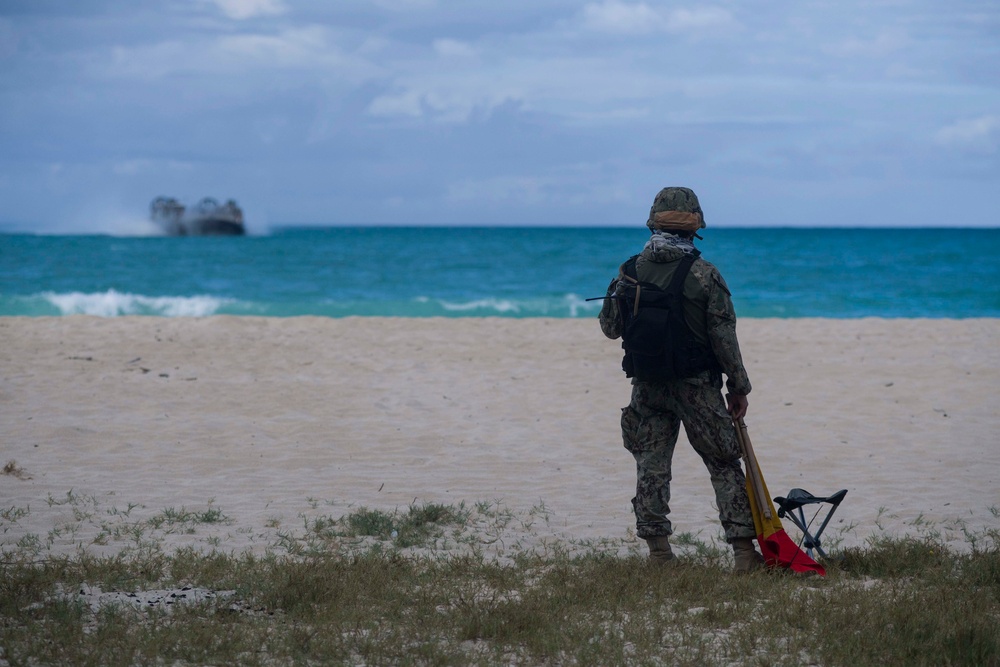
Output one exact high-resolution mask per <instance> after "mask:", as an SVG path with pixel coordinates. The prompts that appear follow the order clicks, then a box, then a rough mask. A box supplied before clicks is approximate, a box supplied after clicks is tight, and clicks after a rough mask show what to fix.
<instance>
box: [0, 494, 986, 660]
mask: <svg viewBox="0 0 1000 667" xmlns="http://www.w3.org/2000/svg"><path fill="white" fill-rule="evenodd" d="M60 502H62V500H60ZM66 502H73V503H75V504H77V505H79V506H81V507H88V506H89V501H88V500H87V499H85V498H79V497H77V498H73V497H72V496H71V497H70V499H69V500H67V501H66ZM168 509H169V508H168ZM25 512H27V510H25ZM128 513H131V508H128V510H127V511H125V510H123V511H122V512H121V513H120V515H119V516H121V515H125V514H128ZM83 514H84V515H86V513H85V512H84V513H83ZM21 516H22V513H21V512H16V511H13V510H11V511H8V512H7V513H6V517H7V520H8V521H14V520H17V519H18V518H20V517H21ZM545 518H546V511H545V508H544V507H535V508H532V509H531V510H529V511H527V512H516V511H513V510H510V509H508V508H506V507H505V506H504V505H503V504H502V503H499V502H483V503H476V504H475V505H473V506H465V505H435V504H427V505H413V506H411V507H408V508H405V509H403V510H397V511H392V512H387V511H383V510H373V509H368V508H356V509H355V510H354V511H352V512H350V513H348V514H345V515H343V516H339V517H332V516H324V515H318V516H317V515H315V514H314V515H312V516H310V517H309V518H304V519H303V524H302V530H301V531H299V532H296V533H293V532H292V531H288V532H285V533H282V537H281V538H280V539H279V540H277V541H276V543H275V544H274V545H273V548H271V549H268V550H267V552H266V553H263V554H256V555H255V554H251V553H249V552H243V553H231V552H226V551H224V550H222V549H221V548H206V547H205V546H202V547H199V548H193V547H183V548H179V549H174V550H169V549H167V548H165V547H164V543H163V542H160V541H157V540H156V539H154V538H153V535H152V533H153V531H154V530H159V531H163V530H174V529H177V528H178V527H180V528H183V529H184V530H191V529H192V528H194V529H196V528H197V527H198V526H199V525H216V524H218V523H220V522H225V521H226V515H225V513H224V512H222V510H221V509H220V508H217V507H214V506H213V505H212V504H211V503H209V507H208V508H207V509H205V510H176V509H169V511H167V510H164V511H163V512H158V513H155V514H153V515H151V517H150V518H147V519H144V520H142V521H141V522H140V521H136V522H135V524H136V525H137V526H139V527H138V528H136V529H135V530H133V531H132V532H129V531H127V530H122V531H120V532H119V534H118V535H113V534H112V533H110V532H109V533H107V534H106V535H105V538H104V539H106V540H123V541H128V540H133V541H132V542H131V543H129V544H130V546H129V548H123V549H121V550H119V551H118V552H117V553H115V554H114V555H102V556H95V555H91V554H90V553H88V551H87V550H86V549H81V550H80V551H79V552H78V553H76V554H74V555H72V556H65V555H45V554H44V552H43V550H40V549H39V544H38V542H39V541H41V542H44V540H36V541H35V542H32V541H30V540H29V541H28V542H26V543H24V544H21V545H20V546H18V545H13V546H11V547H8V548H5V549H4V553H3V556H2V559H3V560H2V570H3V576H2V580H0V649H2V651H3V653H2V655H0V663H5V664H9V665H26V664H31V665H38V664H42V665H56V664H74V665H91V664H93V665H134V664H170V665H203V664H240V665H311V664H314V665H319V664H323V665H327V664H345V665H358V664H364V665H509V664H524V665H550V664H563V665H611V664H622V665H732V664H739V665H876V664H878V665H988V666H997V665H1000V632H998V628H1000V532H998V531H987V532H986V533H984V534H981V535H976V536H973V538H972V539H970V541H969V548H968V549H964V550H961V551H956V550H951V549H949V548H948V547H946V546H945V545H944V544H943V542H941V541H939V540H937V539H936V538H935V536H934V534H933V531H930V532H924V533H922V534H920V533H917V534H916V535H905V536H889V535H876V536H872V537H871V538H870V539H869V540H867V543H866V544H865V546H864V547H851V548H844V549H833V550H832V553H831V558H830V559H829V560H828V561H827V563H826V564H827V568H828V575H827V576H826V577H801V576H795V575H790V574H781V573H776V572H771V573H759V574H754V575H749V576H738V575H734V574H732V573H731V566H732V559H731V556H730V554H729V552H728V550H727V549H725V548H724V545H721V546H720V545H719V544H717V543H715V542H714V541H713V540H700V539H699V538H698V537H697V536H692V535H684V536H677V538H678V539H677V540H676V542H677V543H678V552H679V553H680V554H681V557H680V559H679V562H678V563H677V564H676V565H673V566H669V567H662V566H660V567H657V566H652V565H650V564H649V563H648V562H647V560H646V558H645V557H644V555H643V554H642V553H641V551H640V550H639V549H638V547H637V546H635V545H634V544H633V545H632V546H631V547H629V548H627V549H625V550H624V551H623V550H622V548H621V547H622V545H621V544H614V543H612V542H608V543H596V544H580V543H558V542H550V541H546V540H544V539H542V540H537V539H536V540H528V539H527V538H524V537H522V538H521V541H518V540H512V539H511V538H510V535H511V534H513V533H514V532H517V533H519V534H522V535H532V534H535V535H537V534H538V533H540V532H544V531H542V530H541V529H543V528H544V526H545ZM140 524H141V525H140ZM511 526H515V527H516V528H517V531H511V530H510V528H511ZM526 528H527V532H525V529H526ZM109 530H113V529H111V528H109ZM501 545H502V548H500V547H501Z"/></svg>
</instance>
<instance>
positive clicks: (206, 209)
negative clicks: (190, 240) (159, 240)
mask: <svg viewBox="0 0 1000 667" xmlns="http://www.w3.org/2000/svg"><path fill="white" fill-rule="evenodd" d="M149 215H150V218H151V219H152V221H153V222H154V223H156V225H157V226H159V227H160V228H161V229H163V231H164V232H166V234H168V235H169V236H243V235H244V234H246V229H245V228H244V226H243V210H242V209H240V207H239V206H237V205H236V202H235V201H233V200H232V199H230V200H229V201H227V202H226V203H225V204H220V203H219V202H217V201H216V200H214V199H212V198H211V197H205V198H204V199H202V200H201V201H200V202H198V203H197V204H195V205H194V206H193V207H191V209H186V208H185V207H184V205H183V204H181V203H180V202H178V201H177V200H176V199H174V198H173V197H157V198H156V199H154V200H153V203H152V204H151V205H150V214H149Z"/></svg>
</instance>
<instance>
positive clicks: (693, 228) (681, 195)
mask: <svg viewBox="0 0 1000 667" xmlns="http://www.w3.org/2000/svg"><path fill="white" fill-rule="evenodd" d="M646 226H647V227H649V229H650V230H657V229H663V230H667V231H681V232H697V231H698V230H699V229H703V228H704V227H705V215H704V214H703V213H702V211H701V205H700V204H699V203H698V195H696V194H695V193H694V190H692V189H691V188H663V189H662V190H660V191H659V192H658V193H657V195H656V199H654V200H653V206H652V207H651V208H650V209H649V219H648V220H647V221H646Z"/></svg>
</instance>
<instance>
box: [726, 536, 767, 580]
mask: <svg viewBox="0 0 1000 667" xmlns="http://www.w3.org/2000/svg"><path fill="white" fill-rule="evenodd" d="M733 556H734V558H735V560H736V565H735V567H733V571H734V572H736V573H737V574H749V573H750V572H754V571H755V570H760V569H763V568H764V557H763V556H761V555H760V554H759V553H757V549H755V548H754V546H753V540H751V539H750V538H749V537H744V538H741V539H736V540H733Z"/></svg>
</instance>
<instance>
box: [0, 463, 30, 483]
mask: <svg viewBox="0 0 1000 667" xmlns="http://www.w3.org/2000/svg"><path fill="white" fill-rule="evenodd" d="M0 472H2V473H3V474H4V475H10V476H11V477H16V478H17V479H31V475H29V474H28V473H27V472H25V470H24V468H22V467H20V466H19V465H17V461H13V460H11V461H7V463H6V464H5V465H4V467H3V470H0Z"/></svg>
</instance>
